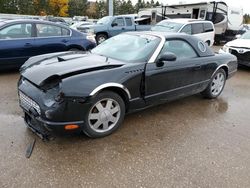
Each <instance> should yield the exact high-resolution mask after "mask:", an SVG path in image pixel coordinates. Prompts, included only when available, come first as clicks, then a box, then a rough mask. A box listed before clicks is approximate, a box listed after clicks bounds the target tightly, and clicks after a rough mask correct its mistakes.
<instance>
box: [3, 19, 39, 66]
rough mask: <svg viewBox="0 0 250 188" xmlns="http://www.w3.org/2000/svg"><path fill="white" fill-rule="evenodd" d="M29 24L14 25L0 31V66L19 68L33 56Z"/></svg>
mask: <svg viewBox="0 0 250 188" xmlns="http://www.w3.org/2000/svg"><path fill="white" fill-rule="evenodd" d="M32 28H33V26H32V24H31V23H14V24H11V25H7V26H6V27H3V28H2V29H0V66H1V67H17V66H21V65H22V64H23V63H24V62H25V61H26V60H27V59H28V58H29V57H31V56H33V55H34V38H33V32H32V30H33V29H32Z"/></svg>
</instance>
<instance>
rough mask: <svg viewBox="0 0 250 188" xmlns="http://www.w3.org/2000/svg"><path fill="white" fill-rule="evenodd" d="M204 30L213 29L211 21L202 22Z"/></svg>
mask: <svg viewBox="0 0 250 188" xmlns="http://www.w3.org/2000/svg"><path fill="white" fill-rule="evenodd" d="M203 26H204V32H211V31H214V27H213V25H212V24H211V23H204V24H203Z"/></svg>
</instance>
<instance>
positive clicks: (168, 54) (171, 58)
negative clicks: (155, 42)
mask: <svg viewBox="0 0 250 188" xmlns="http://www.w3.org/2000/svg"><path fill="white" fill-rule="evenodd" d="M175 60H176V55H175V54H174V53H172V52H166V53H164V54H161V56H160V57H159V59H158V61H157V63H156V65H157V67H161V66H163V65H164V61H175Z"/></svg>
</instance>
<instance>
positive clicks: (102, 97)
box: [83, 91, 126, 138]
mask: <svg viewBox="0 0 250 188" xmlns="http://www.w3.org/2000/svg"><path fill="white" fill-rule="evenodd" d="M106 100H107V101H109V102H110V101H111V102H110V103H111V108H108V107H107V106H108V102H107V103H105V102H106ZM91 104H92V105H91V107H90V108H89V110H88V112H87V113H86V115H85V118H84V119H85V123H84V128H83V132H84V133H85V134H86V135H87V136H89V137H91V138H100V137H104V136H107V135H110V134H111V133H113V132H114V131H115V130H117V129H118V128H119V126H120V125H121V124H122V122H123V119H124V116H125V109H126V108H125V103H124V101H123V99H122V98H121V97H120V95H118V94H117V93H114V92H112V91H103V92H101V93H99V94H97V95H96V96H95V97H94V99H93V101H92V102H91ZM100 104H101V105H102V107H103V110H102V112H100V111H99V110H98V108H97V107H96V105H100ZM118 106H119V107H118ZM104 108H105V109H104ZM107 109H110V111H108V110H107ZM116 109H119V110H120V111H118V112H116V113H114V114H112V112H111V110H116ZM107 111H108V112H107ZM109 112H110V113H109ZM93 114H94V115H97V114H98V115H97V117H98V120H97V119H91V118H90V117H91V115H93ZM115 116H116V117H115ZM111 117H112V118H115V119H116V121H115V123H113V122H112V121H111V120H110V118H111ZM97 122H103V123H102V124H100V123H97ZM96 123H97V124H100V125H99V127H98V128H95V126H94V125H97V124H96ZM104 123H107V124H108V129H106V130H105V128H104V126H105V125H104Z"/></svg>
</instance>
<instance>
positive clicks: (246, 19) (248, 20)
mask: <svg viewBox="0 0 250 188" xmlns="http://www.w3.org/2000/svg"><path fill="white" fill-rule="evenodd" d="M244 23H246V24H250V14H245V15H244Z"/></svg>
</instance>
